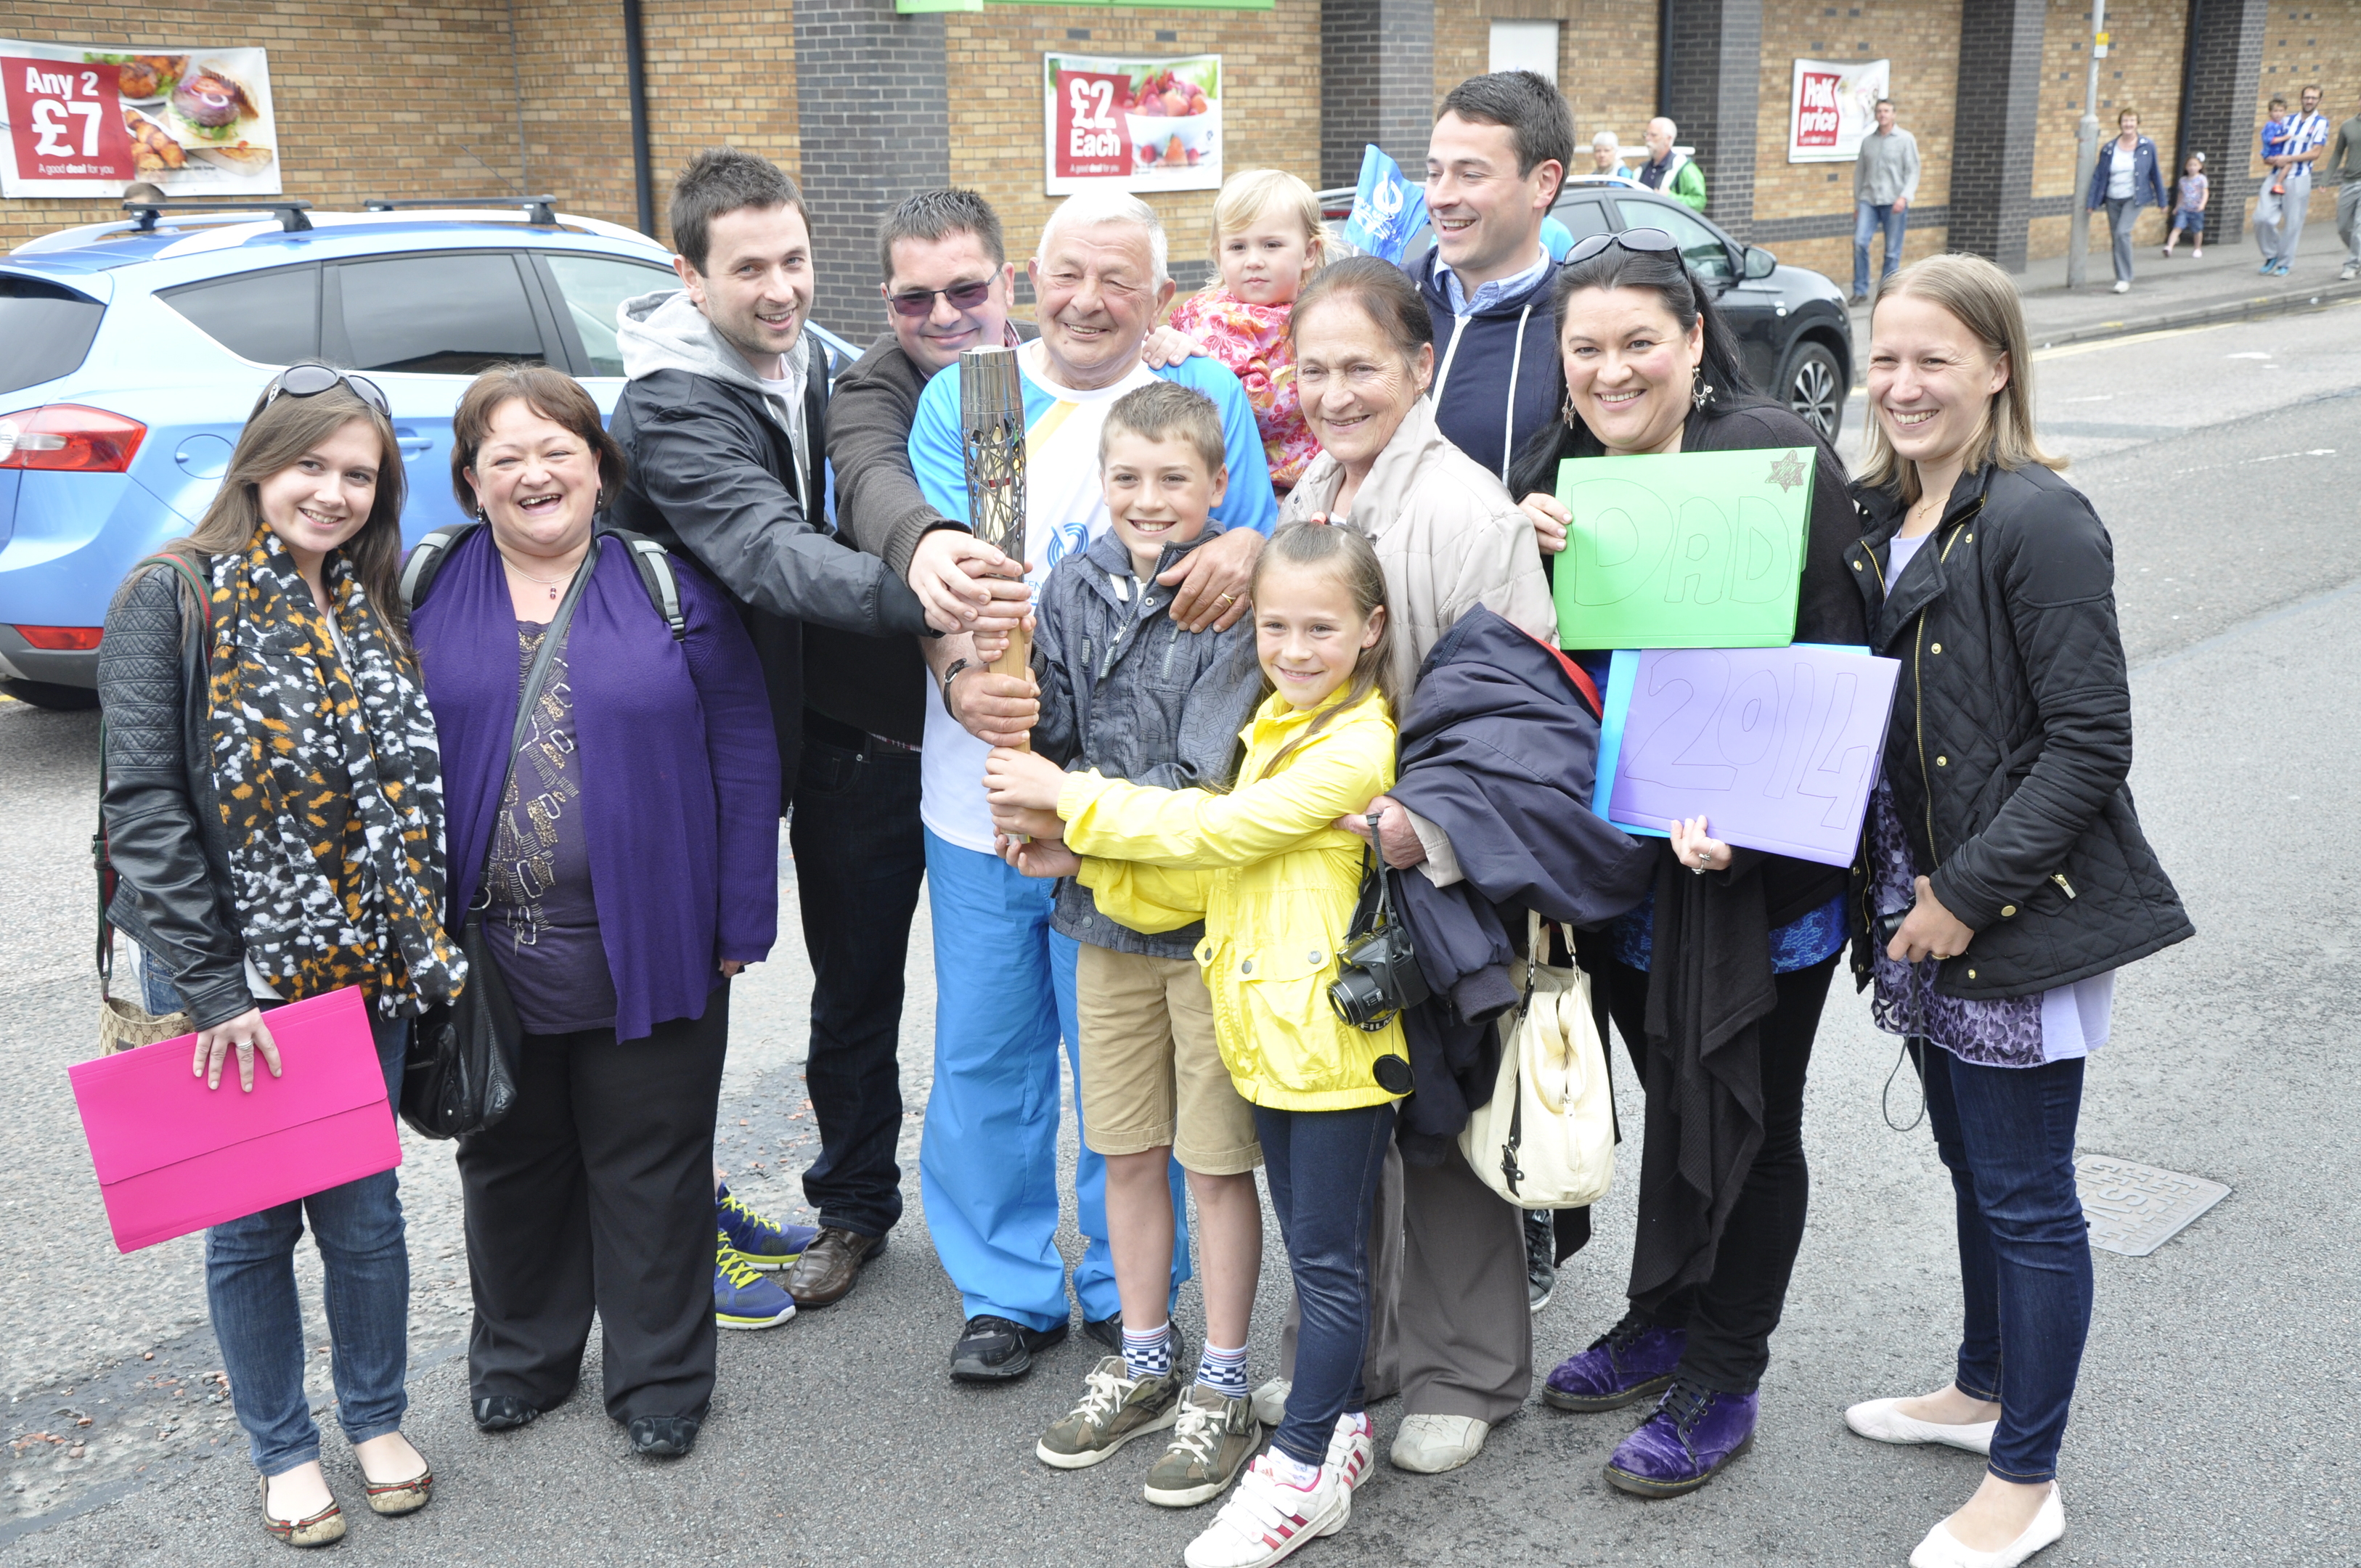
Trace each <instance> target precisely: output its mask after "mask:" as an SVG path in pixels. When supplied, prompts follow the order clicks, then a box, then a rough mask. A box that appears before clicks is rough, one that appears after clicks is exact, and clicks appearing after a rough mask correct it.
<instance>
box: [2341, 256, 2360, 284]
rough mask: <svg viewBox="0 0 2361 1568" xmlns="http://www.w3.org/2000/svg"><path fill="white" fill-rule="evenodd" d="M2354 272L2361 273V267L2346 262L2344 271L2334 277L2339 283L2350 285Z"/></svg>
mask: <svg viewBox="0 0 2361 1568" xmlns="http://www.w3.org/2000/svg"><path fill="white" fill-rule="evenodd" d="M2356 272H2361V267H2356V266H2354V265H2353V264H2352V263H2351V262H2349V261H2348V262H2346V263H2345V270H2344V271H2342V272H2339V273H2338V274H2337V275H2336V280H2337V281H2338V282H2340V283H2350V282H2351V281H2353V276H2354V274H2355V273H2356Z"/></svg>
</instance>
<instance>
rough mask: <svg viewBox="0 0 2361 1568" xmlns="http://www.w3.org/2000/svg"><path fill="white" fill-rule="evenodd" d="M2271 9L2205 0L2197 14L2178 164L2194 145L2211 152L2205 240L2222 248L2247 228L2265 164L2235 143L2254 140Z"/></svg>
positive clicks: (2241, 1) (2252, 2)
mask: <svg viewBox="0 0 2361 1568" xmlns="http://www.w3.org/2000/svg"><path fill="white" fill-rule="evenodd" d="M2269 9H2270V6H2269V5H2268V0H2204V3H2203V4H2202V5H2199V6H2198V7H2197V8H2196V11H2195V14H2194V15H2193V16H2191V24H2190V32H2189V39H2188V44H2187V49H2188V53H2189V56H2190V58H2189V62H2188V71H2187V73H2186V76H2185V77H2184V80H2185V81H2186V82H2187V84H2188V85H2187V89H2186V101H2185V102H2184V104H2182V122H2181V126H2180V146H2179V147H2177V148H2174V159H2173V169H2174V173H2175V176H2176V177H2178V174H2179V170H2180V162H2181V159H2182V157H2183V156H2184V155H2185V154H2186V153H2187V152H2189V151H2191V150H2195V151H2199V152H2202V153H2204V154H2205V155H2206V168H2205V172H2206V177H2207V179H2208V180H2209V181H2211V182H2212V189H2211V191H2210V192H2208V194H2207V200H2206V205H2205V235H2204V237H2205V238H2206V239H2208V240H2211V241H2213V243H2214V244H2216V245H2220V244H2224V243H2229V242H2233V241H2235V240H2237V239H2239V238H2242V237H2243V236H2245V234H2246V212H2247V208H2248V205H2249V198H2251V197H2252V196H2253V194H2254V191H2255V170H2258V169H2259V168H2260V167H2261V164H2260V162H2259V160H2257V159H2252V158H2251V157H2249V158H2241V157H2239V156H2238V153H2237V148H2238V145H2239V144H2240V143H2241V142H2248V143H2251V142H2252V141H2253V140H2254V133H2255V128H2256V121H2255V84H2256V83H2257V82H2259V81H2260V80H2261V79H2262V72H2263V67H2262V58H2263V25H2264V20H2265V13H2267V12H2268V10H2269ZM2162 145H2163V144H2162V143H2158V146H2159V147H2161V146H2162Z"/></svg>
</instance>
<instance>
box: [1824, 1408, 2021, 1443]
mask: <svg viewBox="0 0 2361 1568" xmlns="http://www.w3.org/2000/svg"><path fill="white" fill-rule="evenodd" d="M1845 1425H1847V1426H1849V1427H1850V1428H1852V1430H1853V1431H1857V1432H1859V1433H1861V1436H1863V1437H1865V1438H1868V1439H1869V1440H1870V1441H1872V1442H1940V1443H1947V1444H1949V1446H1950V1447H1953V1448H1964V1449H1966V1450H1967V1451H1968V1452H1969V1453H1981V1454H1983V1455H1985V1456H1986V1457H1990V1456H1991V1453H1992V1440H1993V1428H1995V1427H1997V1426H1999V1425H2000V1422H1998V1421H1997V1420H1991V1421H1970V1422H1968V1423H1967V1424H1965V1425H1964V1426H1944V1425H1942V1424H1941V1423H1940V1422H1937V1421H1922V1420H1918V1419H1916V1417H1914V1416H1905V1415H1904V1414H1903V1413H1902V1401H1901V1400H1899V1399H1872V1400H1870V1401H1868V1402H1867V1403H1866V1404H1860V1405H1855V1406H1853V1407H1852V1408H1851V1409H1849V1410H1847V1411H1846V1412H1845Z"/></svg>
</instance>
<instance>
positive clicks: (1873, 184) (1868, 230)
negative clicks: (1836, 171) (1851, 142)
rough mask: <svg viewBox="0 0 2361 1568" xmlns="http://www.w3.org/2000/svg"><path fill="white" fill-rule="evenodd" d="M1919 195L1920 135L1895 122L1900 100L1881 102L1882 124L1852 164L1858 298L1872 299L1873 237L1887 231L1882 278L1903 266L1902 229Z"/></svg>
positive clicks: (1855, 293)
mask: <svg viewBox="0 0 2361 1568" xmlns="http://www.w3.org/2000/svg"><path fill="white" fill-rule="evenodd" d="M1917 195H1918V138H1917V137H1914V136H1912V135H1911V134H1910V133H1909V132H1908V131H1905V130H1904V129H1902V128H1901V127H1900V126H1896V125H1895V124H1894V100H1893V99H1891V98H1880V99H1879V100H1878V101H1877V129H1876V130H1874V131H1872V132H1871V133H1870V134H1869V135H1867V136H1865V137H1861V152H1860V155H1859V158H1858V160H1857V161H1856V162H1855V163H1854V164H1853V166H1852V202H1853V212H1854V220H1853V225H1852V302H1853V303H1854V304H1856V305H1857V304H1860V303H1861V302H1862V301H1864V300H1866V299H1868V298H1869V237H1870V236H1872V235H1873V234H1875V233H1877V231H1878V230H1880V229H1883V230H1884V231H1885V261H1884V265H1883V270H1882V271H1881V272H1880V274H1879V281H1880V282H1883V280H1885V279H1887V278H1891V277H1893V276H1894V269H1897V268H1899V267H1900V266H1901V265H1902V232H1903V230H1904V229H1905V228H1906V227H1908V226H1909V215H1908V214H1909V212H1910V203H1912V202H1913V201H1915V200H1916V199H1917Z"/></svg>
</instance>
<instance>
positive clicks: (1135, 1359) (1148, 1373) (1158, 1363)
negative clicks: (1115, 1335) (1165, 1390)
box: [1123, 1320, 1172, 1383]
mask: <svg viewBox="0 0 2361 1568" xmlns="http://www.w3.org/2000/svg"><path fill="white" fill-rule="evenodd" d="M1171 1371H1172V1324H1171V1322H1170V1321H1169V1320H1168V1321H1164V1322H1160V1323H1159V1324H1157V1325H1156V1326H1155V1327H1154V1328H1152V1329H1149V1330H1148V1332H1145V1333H1134V1332H1131V1330H1130V1329H1128V1328H1126V1329H1125V1330H1124V1331H1123V1372H1124V1376H1126V1377H1128V1378H1130V1379H1131V1380H1132V1381H1133V1382H1135V1383H1137V1382H1138V1381H1139V1380H1140V1379H1141V1378H1143V1377H1163V1376H1169V1375H1170V1373H1171Z"/></svg>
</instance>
